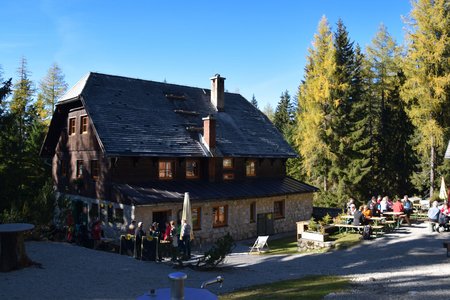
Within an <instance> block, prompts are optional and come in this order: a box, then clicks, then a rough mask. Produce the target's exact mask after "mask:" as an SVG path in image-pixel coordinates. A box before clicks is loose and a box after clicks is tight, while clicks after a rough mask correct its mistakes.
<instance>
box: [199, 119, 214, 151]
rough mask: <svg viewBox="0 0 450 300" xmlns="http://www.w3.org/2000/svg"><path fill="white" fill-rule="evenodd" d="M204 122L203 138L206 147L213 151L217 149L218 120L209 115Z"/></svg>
mask: <svg viewBox="0 0 450 300" xmlns="http://www.w3.org/2000/svg"><path fill="white" fill-rule="evenodd" d="M202 120H203V138H204V140H205V143H206V145H207V146H208V148H209V150H210V151H211V150H212V149H214V148H215V147H216V119H215V118H214V117H213V116H212V115H208V116H207V117H206V118H202Z"/></svg>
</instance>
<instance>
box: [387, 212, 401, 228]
mask: <svg viewBox="0 0 450 300" xmlns="http://www.w3.org/2000/svg"><path fill="white" fill-rule="evenodd" d="M382 215H383V216H389V217H390V218H392V221H395V222H396V223H397V226H396V227H395V228H396V229H399V228H400V223H401V221H402V219H403V218H404V217H405V216H406V215H405V213H403V212H393V211H385V212H383V213H382Z"/></svg>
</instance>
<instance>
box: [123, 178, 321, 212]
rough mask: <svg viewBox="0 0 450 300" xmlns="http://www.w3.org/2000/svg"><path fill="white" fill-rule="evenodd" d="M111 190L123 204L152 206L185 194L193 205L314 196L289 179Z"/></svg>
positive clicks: (178, 200) (157, 183)
mask: <svg viewBox="0 0 450 300" xmlns="http://www.w3.org/2000/svg"><path fill="white" fill-rule="evenodd" d="M114 188H115V189H116V190H117V191H119V192H120V194H121V195H122V196H123V197H124V199H123V200H124V203H125V204H134V205H155V204H158V203H182V202H183V198H184V193H185V192H189V198H190V200H191V201H193V202H198V201H219V200H237V199H248V198H259V197H272V196H279V195H289V194H302V193H313V192H317V191H318V189H317V188H315V187H313V186H311V185H308V184H306V183H302V182H300V181H297V180H295V179H293V178H290V177H284V178H259V179H257V180H244V181H224V182H208V181H189V180H184V181H164V180H160V181H155V182H151V183H149V184H148V185H143V186H142V185H141V186H139V185H128V184H117V185H115V186H114Z"/></svg>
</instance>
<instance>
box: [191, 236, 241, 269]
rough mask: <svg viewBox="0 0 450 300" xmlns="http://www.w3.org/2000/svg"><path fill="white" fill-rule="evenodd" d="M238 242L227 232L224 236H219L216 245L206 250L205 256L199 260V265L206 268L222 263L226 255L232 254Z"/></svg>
mask: <svg viewBox="0 0 450 300" xmlns="http://www.w3.org/2000/svg"><path fill="white" fill-rule="evenodd" d="M235 246H236V244H235V243H234V239H233V237H232V236H231V235H230V234H229V233H227V234H226V235H225V236H224V237H221V238H219V239H218V240H217V241H216V242H215V243H214V245H213V246H212V247H211V249H209V250H208V251H206V252H205V255H204V257H203V258H201V259H200V260H199V261H198V262H197V267H201V268H204V269H212V268H215V267H216V266H217V265H218V264H220V263H222V262H223V260H224V259H225V257H226V256H227V255H228V254H230V253H231V252H232V251H233V249H234V247H235Z"/></svg>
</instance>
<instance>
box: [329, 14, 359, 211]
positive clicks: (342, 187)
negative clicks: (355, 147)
mask: <svg viewBox="0 0 450 300" xmlns="http://www.w3.org/2000/svg"><path fill="white" fill-rule="evenodd" d="M334 48H335V64H336V68H335V73H334V74H333V82H334V88H333V89H332V91H331V93H332V99H333V106H332V110H331V114H330V116H331V117H330V124H331V128H332V134H331V135H330V142H329V145H330V148H331V151H332V152H333V154H334V155H335V156H336V157H337V158H338V159H336V160H334V161H333V164H332V165H331V168H330V173H329V175H328V177H329V180H330V182H333V183H334V185H335V188H334V193H335V195H336V201H337V202H343V203H337V204H339V205H340V204H344V203H345V202H344V201H346V199H345V198H346V197H348V196H349V194H350V186H351V185H352V183H351V182H349V176H348V172H349V170H348V169H349V164H350V159H351V153H350V146H351V144H350V143H349V134H350V125H351V123H350V122H349V119H348V117H349V114H350V112H351V110H352V104H353V98H352V97H351V86H352V83H353V68H354V66H353V64H354V50H353V42H351V41H350V39H349V37H348V32H347V29H346V27H345V25H344V23H343V21H342V20H341V19H339V20H338V23H337V29H336V32H335V33H334Z"/></svg>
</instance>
